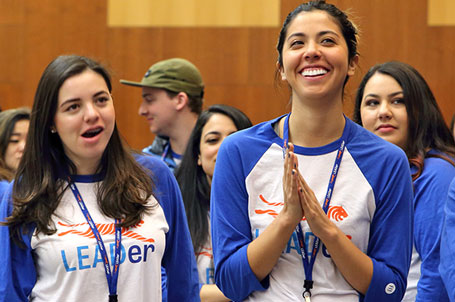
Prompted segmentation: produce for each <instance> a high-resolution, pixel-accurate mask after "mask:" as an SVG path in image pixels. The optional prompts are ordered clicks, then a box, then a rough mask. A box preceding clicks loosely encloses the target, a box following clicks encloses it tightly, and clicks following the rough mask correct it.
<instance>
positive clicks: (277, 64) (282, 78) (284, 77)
mask: <svg viewBox="0 0 455 302" xmlns="http://www.w3.org/2000/svg"><path fill="white" fill-rule="evenodd" d="M276 69H277V70H278V71H279V73H280V75H281V80H282V81H286V75H285V74H284V69H283V66H281V64H280V62H278V61H277V62H276Z"/></svg>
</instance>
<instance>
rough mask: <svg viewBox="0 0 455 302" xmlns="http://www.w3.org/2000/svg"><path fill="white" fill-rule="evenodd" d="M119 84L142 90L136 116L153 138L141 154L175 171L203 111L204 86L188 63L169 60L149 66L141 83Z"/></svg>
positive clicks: (121, 81) (176, 59)
mask: <svg viewBox="0 0 455 302" xmlns="http://www.w3.org/2000/svg"><path fill="white" fill-rule="evenodd" d="M120 83H122V84H125V85H131V86H136V87H142V103H141V105H140V107H139V115H142V116H144V117H145V118H146V119H147V122H148V123H149V126H150V131H152V132H153V133H155V134H156V137H155V140H154V141H153V143H152V145H150V146H148V147H146V148H144V149H143V150H142V151H143V152H144V153H147V154H150V155H154V156H158V157H160V158H161V159H162V160H163V161H164V162H165V163H166V164H167V165H168V167H169V168H170V169H171V170H172V171H174V169H175V167H176V166H177V165H178V164H179V163H180V161H181V156H182V154H183V153H184V151H185V148H186V145H187V143H188V139H189V137H190V134H191V131H192V130H193V128H194V125H195V124H196V120H197V118H198V116H199V114H200V113H201V111H202V101H203V96H204V83H203V82H202V77H201V74H200V73H199V70H198V69H197V68H196V66H194V65H193V64H192V63H191V62H189V61H187V60H185V59H181V58H172V59H168V60H164V61H160V62H158V63H155V64H154V65H152V66H151V67H150V68H149V69H148V70H147V72H146V73H145V75H144V77H143V78H142V81H141V82H132V81H126V80H120Z"/></svg>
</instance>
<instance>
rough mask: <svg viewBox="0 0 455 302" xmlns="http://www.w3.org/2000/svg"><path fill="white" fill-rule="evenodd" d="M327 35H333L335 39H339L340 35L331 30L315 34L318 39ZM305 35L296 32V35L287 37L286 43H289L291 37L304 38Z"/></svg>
mask: <svg viewBox="0 0 455 302" xmlns="http://www.w3.org/2000/svg"><path fill="white" fill-rule="evenodd" d="M327 34H333V35H335V36H337V37H340V35H338V34H337V33H336V32H334V31H332V30H324V31H321V32H319V33H318V34H317V36H318V37H320V36H324V35H327ZM306 36H307V35H306V34H304V33H302V32H296V33H292V34H290V35H289V37H288V38H287V39H286V40H287V41H289V40H290V39H291V38H293V37H306Z"/></svg>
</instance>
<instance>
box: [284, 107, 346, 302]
mask: <svg viewBox="0 0 455 302" xmlns="http://www.w3.org/2000/svg"><path fill="white" fill-rule="evenodd" d="M290 115H291V114H290V113H289V114H288V115H287V116H286V118H285V120H284V126H283V140H284V146H283V148H286V147H287V144H288V140H289V116H290ZM344 148H345V141H344V140H342V141H341V145H340V148H339V149H338V152H337V156H336V158H335V163H334V164H333V168H332V173H331V174H330V179H329V185H328V187H327V193H326V195H325V200H324V204H323V205H322V210H323V211H324V213H326V214H327V211H328V210H329V205H330V200H331V199H332V193H333V188H334V186H335V181H336V178H337V175H338V171H339V168H340V164H341V159H342V158H343V153H344ZM283 152H285V149H283ZM295 231H296V233H297V238H298V240H299V247H300V255H301V256H302V262H303V269H304V271H305V282H304V284H303V287H304V288H305V290H304V292H303V294H302V296H303V297H304V298H305V297H311V289H312V288H313V266H314V262H315V261H316V256H317V254H318V251H319V247H320V243H321V239H319V238H318V237H316V236H315V237H314V242H313V248H312V251H311V253H310V254H311V259H308V258H309V257H308V252H307V250H306V248H305V239H304V237H303V231H302V226H301V225H300V222H299V224H298V225H297V226H296V228H295Z"/></svg>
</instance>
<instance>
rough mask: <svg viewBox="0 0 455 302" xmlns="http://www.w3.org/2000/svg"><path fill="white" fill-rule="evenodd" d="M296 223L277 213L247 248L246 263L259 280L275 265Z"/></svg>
mask: <svg viewBox="0 0 455 302" xmlns="http://www.w3.org/2000/svg"><path fill="white" fill-rule="evenodd" d="M296 225H297V223H295V224H294V223H293V222H292V221H289V220H288V219H286V218H285V217H284V215H281V213H280V215H278V216H277V217H276V219H275V220H274V221H273V222H272V223H271V224H270V225H269V226H268V227H267V228H266V229H265V230H264V232H263V233H262V234H260V235H259V237H258V238H256V239H255V240H253V241H252V242H251V243H250V244H249V245H248V249H247V257H248V263H249V265H250V267H251V270H252V271H253V273H254V274H255V276H256V278H257V279H258V280H259V281H262V280H263V279H264V278H265V277H266V276H267V275H268V274H269V273H270V272H271V271H272V269H273V267H274V266H275V265H276V263H277V261H278V258H279V257H280V255H281V253H282V252H283V249H284V248H285V246H286V244H287V242H288V241H289V238H290V237H291V234H292V232H293V231H294V229H295V226H296Z"/></svg>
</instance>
